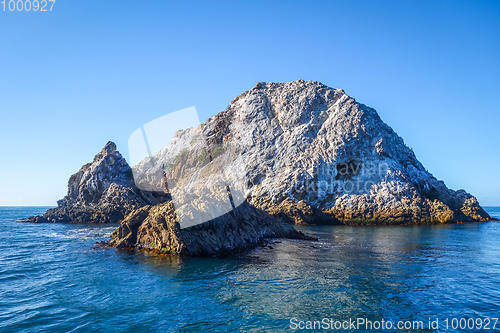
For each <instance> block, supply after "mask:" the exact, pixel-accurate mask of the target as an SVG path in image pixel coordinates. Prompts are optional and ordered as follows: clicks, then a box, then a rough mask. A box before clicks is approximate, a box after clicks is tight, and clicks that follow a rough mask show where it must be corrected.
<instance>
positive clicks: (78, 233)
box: [49, 227, 116, 239]
mask: <svg viewBox="0 0 500 333" xmlns="http://www.w3.org/2000/svg"><path fill="white" fill-rule="evenodd" d="M115 229H116V228H115V227H104V228H96V227H89V228H78V229H71V230H68V231H66V232H64V233H61V232H53V233H51V234H50V235H49V236H50V237H54V238H60V239H95V238H106V237H111V234H112V233H113V231H114V230H115Z"/></svg>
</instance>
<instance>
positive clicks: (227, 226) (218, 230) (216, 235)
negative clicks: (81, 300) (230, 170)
mask: <svg viewBox="0 0 500 333" xmlns="http://www.w3.org/2000/svg"><path fill="white" fill-rule="evenodd" d="M178 214H179V210H177V209H175V208H174V205H173V203H172V202H166V203H163V204H159V205H156V206H145V207H142V208H140V209H138V210H135V211H133V212H132V213H130V214H129V215H128V216H127V217H126V218H125V220H124V221H123V222H121V224H120V226H119V227H118V229H116V230H115V232H114V233H113V236H112V237H113V240H112V241H111V245H113V246H116V247H118V248H135V249H141V250H142V249H144V250H150V251H155V252H156V253H159V254H175V255H188V256H195V255H196V256H212V255H221V254H231V253H235V252H239V251H243V250H246V249H249V248H252V247H255V246H257V245H259V244H262V243H263V242H265V241H266V240H267V239H271V238H291V239H312V238H311V237H307V236H305V235H304V234H302V233H300V232H298V231H296V230H295V229H294V228H293V227H292V226H291V225H289V224H286V223H284V222H283V221H281V220H280V219H277V218H274V217H272V216H270V215H269V214H267V213H265V212H263V211H261V210H258V209H256V208H255V207H252V206H250V205H249V204H248V203H246V202H245V203H243V204H241V205H239V206H238V207H237V208H236V209H235V210H233V211H231V212H230V213H227V214H224V215H222V216H219V217H217V218H215V219H213V220H210V221H208V222H206V223H203V224H199V225H196V226H192V227H188V228H181V226H180V224H179V220H178V217H177V216H178Z"/></svg>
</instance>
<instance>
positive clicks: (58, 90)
mask: <svg viewBox="0 0 500 333" xmlns="http://www.w3.org/2000/svg"><path fill="white" fill-rule="evenodd" d="M0 9H1V7H0ZM0 45H1V46H0V115H1V125H2V127H1V131H0V154H1V157H2V161H1V162H2V163H0V205H55V204H56V200H57V199H60V198H62V197H63V196H64V195H65V194H66V189H67V180H68V178H69V176H70V175H71V174H73V173H74V172H76V171H78V169H79V168H80V167H81V166H82V165H83V164H85V163H87V162H90V161H91V160H92V158H93V156H94V155H95V154H96V153H97V152H98V151H99V150H100V149H101V148H102V147H103V146H104V144H105V143H106V142H107V141H108V140H112V141H114V142H116V144H117V145H118V149H119V150H121V151H122V153H124V155H125V156H126V157H128V156H127V155H128V153H127V140H128V137H129V136H130V134H132V132H133V131H134V130H135V129H137V128H138V127H139V126H141V125H143V124H145V123H147V122H149V121H151V120H153V119H155V118H157V117H160V116H163V115H165V114H167V113H169V112H173V111H176V110H180V109H183V108H186V107H190V106H196V108H197V110H198V113H199V116H200V120H201V121H205V119H206V118H208V117H209V116H211V115H213V114H216V113H217V112H219V111H221V110H223V109H225V107H226V106H227V105H228V104H229V101H231V100H232V99H233V98H234V97H235V96H237V95H239V94H240V93H242V92H244V91H246V90H248V89H250V88H252V87H253V86H254V85H255V83H256V82H259V81H266V82H271V81H274V82H283V81H284V82H287V81H292V80H297V79H304V80H316V81H320V82H322V83H324V84H326V85H328V86H331V87H334V88H342V89H344V90H345V91H346V92H347V93H348V94H349V95H351V96H353V97H355V98H356V99H357V100H358V101H360V102H361V103H364V104H367V105H369V106H372V107H374V108H375V109H377V111H378V112H379V114H380V115H381V117H382V119H383V120H384V121H385V122H387V123H388V124H389V125H390V126H392V127H393V128H394V129H395V130H396V131H397V132H398V133H399V134H400V135H401V136H402V137H403V138H404V139H405V142H406V143H407V144H408V145H409V146H410V147H412V148H413V149H414V151H415V153H416V154H417V157H418V158H419V160H420V161H421V162H422V163H423V164H424V166H425V167H426V168H427V169H428V170H429V171H430V172H432V173H433V174H434V175H435V176H436V177H437V178H439V179H442V180H444V181H445V183H446V184H447V185H448V186H449V187H451V188H453V189H459V188H464V189H466V190H467V191H469V192H471V193H472V194H474V195H476V196H477V197H478V199H479V200H480V203H481V204H483V205H500V174H499V172H498V171H499V166H500V154H499V145H498V143H499V140H498V131H499V129H498V126H499V124H500V122H499V120H500V100H499V99H500V97H499V96H500V93H499V92H500V2H499V1H489V2H488V1H442V2H438V1H324V2H319V1H302V2H296V1H279V2H278V1H275V2H272V3H270V2H267V1H248V2H236V1H227V2H219V1H199V2H181V1H160V0H157V1H152V0H149V1H145V0H141V1H139V0H136V1H127V0H119V1H118V0H107V1H96V0H57V1H56V3H55V5H54V8H53V11H52V12H44V13H41V12H20V13H18V12H9V11H6V12H3V11H0Z"/></svg>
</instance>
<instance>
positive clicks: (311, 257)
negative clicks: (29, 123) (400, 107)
mask: <svg viewBox="0 0 500 333" xmlns="http://www.w3.org/2000/svg"><path fill="white" fill-rule="evenodd" d="M46 209H47V207H0V227H1V230H2V233H1V235H0V332H219V331H220V332H226V331H237V332H239V331H249V332H268V331H294V330H293V329H292V328H295V327H296V328H299V327H302V328H305V327H306V325H308V321H311V324H309V325H312V324H313V321H322V323H324V322H325V320H326V322H327V323H329V325H330V324H331V325H334V323H335V322H336V321H338V323H341V324H342V323H344V322H345V323H347V322H348V321H349V320H351V322H352V321H357V320H358V319H359V318H361V319H364V320H365V321H371V322H372V323H376V322H378V323H379V324H380V322H381V321H382V320H384V322H385V323H386V324H387V323H388V322H389V321H390V322H391V323H392V324H393V325H396V324H397V323H398V322H401V323H404V324H406V321H411V322H413V321H422V323H423V324H425V326H424V329H413V328H411V329H410V328H409V329H401V330H397V329H395V327H393V328H392V329H386V330H382V329H373V330H367V329H366V326H361V328H360V329H359V330H353V329H352V326H351V327H350V328H346V329H341V330H340V331H342V332H351V331H352V332H362V331H372V332H381V331H383V332H390V331H393V332H396V331H398V332H456V331H461V332H481V331H484V332H494V331H495V330H491V329H490V330H485V329H484V326H485V325H486V322H487V320H488V319H487V318H498V317H500V222H484V223H460V224H446V225H424V226H378V227H370V226H298V227H297V228H298V229H300V230H302V231H303V232H305V233H308V234H310V235H314V236H316V237H318V238H319V241H318V242H310V241H296V240H282V241H281V242H280V243H276V244H273V245H272V246H271V247H272V248H269V247H260V248H258V249H255V250H253V251H250V252H248V253H246V254H240V255H235V256H231V257H226V258H178V257H159V256H150V255H148V254H147V253H144V252H137V253H136V252H133V251H127V250H116V249H113V248H95V247H94V244H95V242H98V241H101V240H105V239H108V238H109V237H110V234H111V232H112V231H113V230H114V228H115V227H116V225H67V224H28V223H16V222H14V221H15V220H16V219H19V218H25V217H27V216H30V215H34V214H41V213H43V212H44V211H45V210H46ZM486 210H487V211H488V212H489V213H490V214H491V215H492V216H494V217H497V218H500V207H486ZM292 318H293V319H292ZM436 319H438V320H439V321H438V324H439V328H438V329H429V327H428V323H429V320H430V321H435V320H436ZM446 319H447V320H448V328H446ZM471 320H472V322H471ZM489 320H490V324H489V327H490V328H493V322H494V319H489ZM471 323H472V325H475V326H474V329H470V325H471ZM480 323H481V329H479V324H480ZM316 324H318V323H316ZM464 324H465V325H469V328H467V327H466V328H464V329H460V325H462V326H463V325H464ZM300 325H301V326H300ZM344 325H345V324H344ZM374 325H376V324H374ZM417 325H418V324H417ZM324 327H325V326H324ZM453 327H456V328H457V330H454V329H453ZM317 328H318V327H317ZM495 328H496V330H500V322H499V323H497V324H496V327H495ZM309 331H321V330H319V329H317V330H309Z"/></svg>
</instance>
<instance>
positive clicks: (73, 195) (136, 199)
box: [25, 142, 162, 223]
mask: <svg viewBox="0 0 500 333" xmlns="http://www.w3.org/2000/svg"><path fill="white" fill-rule="evenodd" d="M161 199H162V198H161V195H158V194H157V193H150V192H144V191H141V190H139V189H138V188H137V187H136V186H135V183H134V179H133V177H132V170H131V169H130V167H129V165H128V163H127V161H125V159H124V158H123V157H122V155H121V154H120V152H118V150H116V145H115V144H114V143H113V142H108V143H107V144H106V145H105V146H104V148H103V149H102V150H101V152H99V153H98V154H97V155H96V156H95V157H94V160H93V162H92V163H88V164H85V165H84V166H83V167H82V168H81V169H80V170H79V171H78V172H77V173H75V174H74V175H72V176H71V177H70V178H69V181H68V193H67V195H66V196H65V197H64V198H63V199H61V200H59V201H58V202H57V207H56V208H53V209H49V210H47V212H45V214H43V216H33V217H30V218H28V219H27V220H25V222H65V223H117V222H119V221H121V220H123V219H124V217H125V216H126V215H127V214H129V213H130V212H131V211H133V210H135V209H138V208H140V207H143V206H146V205H151V204H156V203H158V202H159V201H161Z"/></svg>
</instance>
